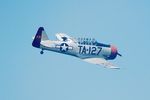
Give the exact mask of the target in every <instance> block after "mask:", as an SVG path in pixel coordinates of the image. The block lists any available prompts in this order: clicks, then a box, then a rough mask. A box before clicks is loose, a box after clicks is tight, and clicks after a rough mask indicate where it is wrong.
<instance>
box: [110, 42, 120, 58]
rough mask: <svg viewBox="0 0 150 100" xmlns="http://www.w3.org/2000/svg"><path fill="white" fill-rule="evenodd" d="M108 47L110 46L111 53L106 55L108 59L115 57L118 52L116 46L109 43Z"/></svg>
mask: <svg viewBox="0 0 150 100" xmlns="http://www.w3.org/2000/svg"><path fill="white" fill-rule="evenodd" d="M110 48H111V54H110V56H109V57H108V59H115V58H116V56H117V54H118V51H117V47H116V46H114V45H111V46H110Z"/></svg>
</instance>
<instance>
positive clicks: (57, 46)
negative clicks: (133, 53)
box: [32, 27, 122, 69]
mask: <svg viewBox="0 0 150 100" xmlns="http://www.w3.org/2000/svg"><path fill="white" fill-rule="evenodd" d="M56 37H57V40H49V38H48V36H47V34H46V33H45V31H44V28H43V27H40V28H39V29H38V31H37V33H36V35H35V37H34V38H33V42H32V46H33V47H36V48H39V49H41V52H40V53H41V54H43V53H44V52H43V51H44V50H49V51H54V52H58V53H62V54H67V55H71V56H75V57H78V58H80V59H82V60H83V61H86V62H89V63H92V64H96V65H103V66H104V67H107V68H112V69H119V67H116V66H114V65H113V64H111V63H110V62H108V61H107V60H113V59H115V58H116V56H117V55H119V56H122V55H121V54H119V53H118V51H117V48H116V47H115V46H113V45H108V44H103V43H99V42H97V41H96V40H95V39H91V38H73V37H70V36H68V35H66V34H64V33H57V34H56Z"/></svg>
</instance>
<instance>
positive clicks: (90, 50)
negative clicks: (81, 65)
mask: <svg viewBox="0 0 150 100" xmlns="http://www.w3.org/2000/svg"><path fill="white" fill-rule="evenodd" d="M78 47H79V54H83V55H86V54H88V55H99V54H100V52H101V50H102V47H100V46H84V45H83V46H82V45H79V46H78Z"/></svg>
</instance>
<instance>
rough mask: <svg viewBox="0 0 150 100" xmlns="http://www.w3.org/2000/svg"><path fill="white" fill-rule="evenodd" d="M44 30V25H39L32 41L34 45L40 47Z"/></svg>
mask: <svg viewBox="0 0 150 100" xmlns="http://www.w3.org/2000/svg"><path fill="white" fill-rule="evenodd" d="M43 31H44V28H43V27H39V29H38V31H37V33H36V35H35V37H34V40H33V42H32V46H33V47H36V48H40V43H41V39H42V32H43Z"/></svg>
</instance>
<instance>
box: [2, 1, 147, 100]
mask: <svg viewBox="0 0 150 100" xmlns="http://www.w3.org/2000/svg"><path fill="white" fill-rule="evenodd" d="M40 26H43V27H44V28H45V31H46V32H47V34H48V36H49V38H50V39H56V38H55V33H58V32H64V33H68V35H71V36H74V37H93V38H96V39H97V41H99V42H102V43H106V44H107V43H108V44H110V43H111V44H115V45H116V46H117V47H118V50H119V52H120V53H121V54H122V55H123V57H117V58H116V59H115V60H114V61H111V62H112V63H115V64H116V65H117V66H118V67H120V68H121V69H120V70H112V69H106V68H103V67H102V66H97V65H92V64H89V63H86V62H83V61H81V60H80V59H78V58H75V57H71V56H68V55H62V54H58V53H55V52H49V51H45V53H44V55H40V49H37V48H33V47H32V45H31V43H32V36H34V35H35V33H36V31H37V29H38V27H40ZM0 30H1V31H0V51H1V52H0V100H150V59H149V56H150V53H149V51H150V45H149V43H150V1H149V0H0Z"/></svg>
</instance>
